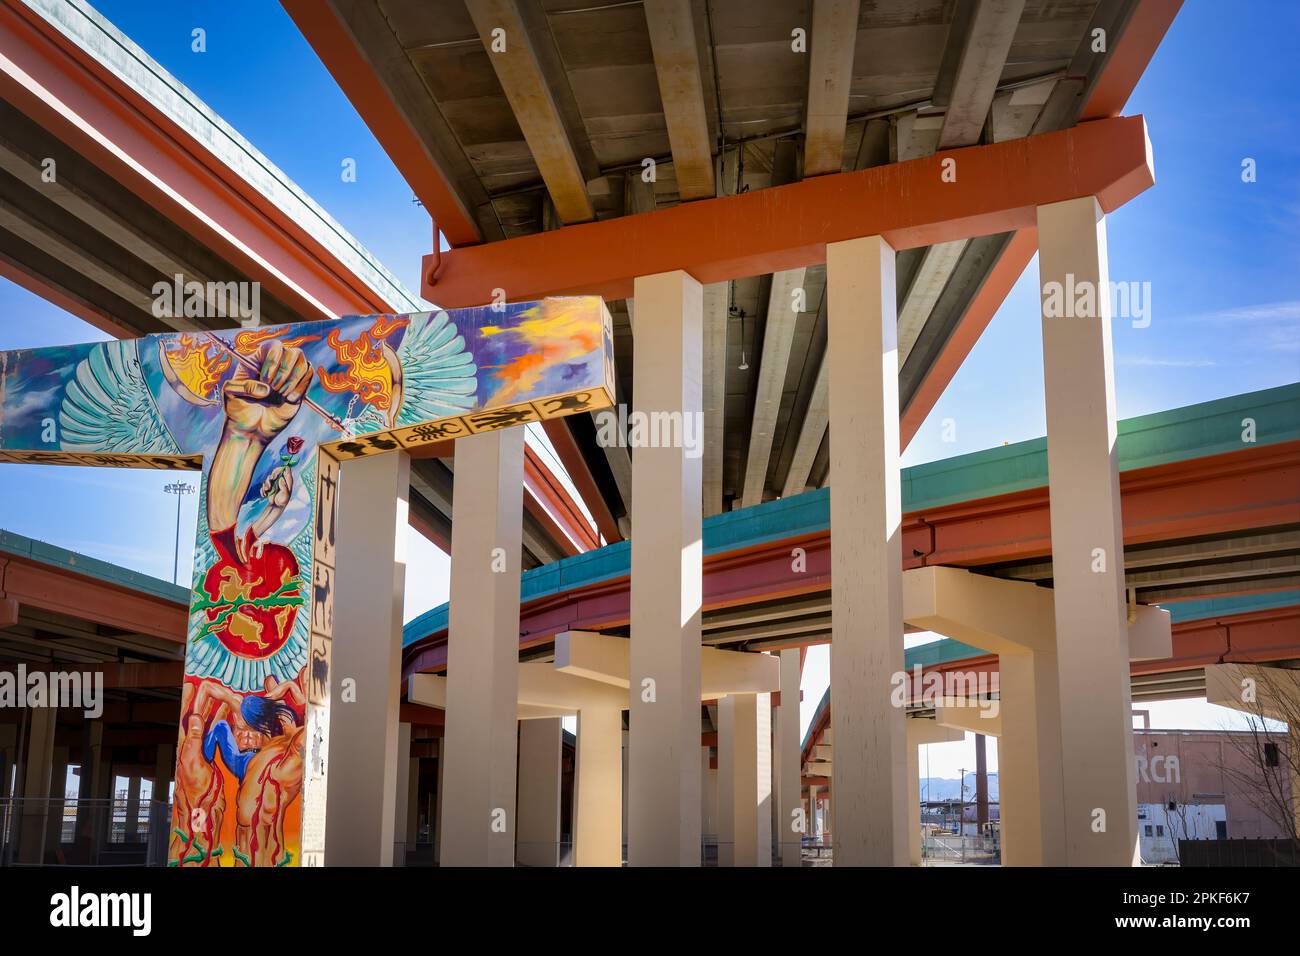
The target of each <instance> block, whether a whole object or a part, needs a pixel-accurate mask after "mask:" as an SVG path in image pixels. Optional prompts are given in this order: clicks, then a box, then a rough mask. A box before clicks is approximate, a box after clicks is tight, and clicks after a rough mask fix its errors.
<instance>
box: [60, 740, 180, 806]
mask: <svg viewBox="0 0 1300 956" xmlns="http://www.w3.org/2000/svg"><path fill="white" fill-rule="evenodd" d="M81 771H82V773H85V771H86V768H85V764H84V763H83V764H82V768H81ZM175 773H176V745H175V744H159V745H158V753H157V756H156V757H155V758H154V771H153V799H154V800H162V801H163V802H166V800H167V791H168V788H169V787H170V786H171V783H172V779H173V777H174V776H175Z"/></svg>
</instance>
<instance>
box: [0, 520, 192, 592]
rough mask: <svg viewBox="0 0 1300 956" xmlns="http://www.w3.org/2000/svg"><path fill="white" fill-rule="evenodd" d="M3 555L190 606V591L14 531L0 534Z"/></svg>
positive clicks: (0, 550) (0, 549)
mask: <svg viewBox="0 0 1300 956" xmlns="http://www.w3.org/2000/svg"><path fill="white" fill-rule="evenodd" d="M0 553H3V554H13V555H17V556H18V557H20V558H28V559H30V560H32V561H39V562H40V563H41V564H48V565H50V566H52V567H56V568H62V569H63V570H65V571H72V572H75V573H76V574H84V575H85V576H86V577H90V578H95V579H96V580H98V581H104V582H106V583H108V584H116V585H117V586H119V587H124V588H130V589H131V590H133V591H141V592H143V593H145V594H151V595H153V596H154V597H159V598H162V599H163V600H165V601H175V602H176V603H177V604H182V605H188V604H189V600H190V592H189V589H188V588H184V587H180V586H179V585H175V584H172V583H171V582H170V581H163V580H161V579H159V578H154V577H150V576H149V575H147V574H140V573H139V572H138V571H129V570H127V569H126V568H122V567H118V566H117V565H116V564H109V563H108V562H107V561H100V560H99V559H98V558H91V557H87V556H86V555H84V554H78V553H77V552H75V551H69V550H67V549H66V548H60V547H57V546H55V545H52V544H46V543H45V542H44V541H37V540H36V539H35V538H28V537H24V536H23V535H21V534H15V533H14V532H12V531H0Z"/></svg>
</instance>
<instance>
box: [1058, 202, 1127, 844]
mask: <svg viewBox="0 0 1300 956" xmlns="http://www.w3.org/2000/svg"><path fill="white" fill-rule="evenodd" d="M1038 243H1039V257H1038V269H1039V278H1040V283H1041V291H1042V305H1043V379H1044V385H1045V388H1046V400H1047V466H1048V484H1049V492H1050V503H1051V526H1052V568H1053V587H1054V589H1055V598H1056V651H1057V659H1058V662H1059V669H1058V673H1059V678H1060V693H1061V764H1062V767H1063V781H1064V792H1065V844H1066V845H1065V859H1066V863H1067V864H1068V865H1071V866H1128V865H1130V864H1132V863H1133V860H1134V856H1135V854H1136V851H1137V793H1136V780H1135V775H1136V771H1135V769H1134V764H1133V725H1132V717H1131V716H1130V713H1131V710H1132V702H1131V699H1130V691H1129V649H1128V624H1127V620H1126V611H1125V600H1124V550H1123V530H1122V525H1121V521H1120V493H1119V472H1118V468H1117V452H1116V448H1115V440H1116V424H1115V376H1114V359H1113V356H1112V351H1111V328H1110V314H1111V307H1110V283H1109V271H1108V267H1107V262H1106V222H1105V217H1104V216H1103V214H1102V212H1101V208H1100V207H1099V206H1098V204H1097V201H1096V200H1095V199H1094V198H1092V197H1091V196H1087V197H1084V198H1082V199H1072V200H1068V201H1066V202H1060V203H1054V204H1052V205H1050V206H1041V207H1039V209H1038Z"/></svg>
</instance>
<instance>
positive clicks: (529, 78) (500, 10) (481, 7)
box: [465, 0, 596, 301]
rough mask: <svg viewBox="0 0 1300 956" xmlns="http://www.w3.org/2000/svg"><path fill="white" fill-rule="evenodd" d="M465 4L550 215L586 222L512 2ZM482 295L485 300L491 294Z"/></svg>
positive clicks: (581, 190)
mask: <svg viewBox="0 0 1300 956" xmlns="http://www.w3.org/2000/svg"><path fill="white" fill-rule="evenodd" d="M465 6H466V8H467V9H468V10H469V15H470V17H471V18H472V19H473V21H474V27H475V29H477V30H478V34H479V38H480V39H481V40H482V41H483V49H484V50H486V51H487V55H488V61H489V62H490V63H491V64H492V69H493V70H495V71H496V75H497V79H498V80H499V81H500V83H501V89H502V91H503V92H504V93H505V94H506V99H507V100H509V101H510V108H511V109H512V110H513V111H514V114H515V120H516V121H517V122H518V123H519V129H520V130H521V131H522V132H523V134H524V139H525V140H526V141H527V143H528V148H529V150H531V152H532V154H533V160H534V162H536V163H537V169H538V171H539V172H540V173H541V174H542V180H543V181H544V182H545V183H546V189H547V191H548V192H549V193H550V196H551V201H552V202H553V203H554V204H555V211H556V213H557V214H558V215H559V217H560V219H561V220H562V221H564V222H565V223H575V222H589V221H591V220H592V219H594V218H595V217H596V214H595V211H594V210H593V208H592V205H591V197H590V196H589V195H588V194H587V183H586V181H585V180H584V179H583V176H582V170H581V168H580V167H579V165H578V158H577V155H576V154H575V153H574V151H573V144H572V143H570V142H569V135H568V132H567V131H566V130H565V128H564V122H563V120H561V118H560V111H559V109H558V107H557V106H556V105H555V99H554V97H553V96H552V95H551V91H550V89H549V88H548V87H547V85H546V79H545V77H543V75H542V68H541V65H540V64H539V63H538V60H537V53H536V51H535V50H534V49H533V43H532V40H531V39H530V38H529V35H528V31H527V29H526V28H525V26H524V21H523V17H522V16H521V15H520V13H519V7H518V5H517V4H516V2H515V0H465ZM503 288H505V289H506V293H507V295H508V296H509V297H510V299H511V301H520V297H519V296H518V295H517V294H515V290H513V289H511V288H510V287H509V286H504V287H503ZM487 294H488V296H489V297H490V296H491V290H488V292H487Z"/></svg>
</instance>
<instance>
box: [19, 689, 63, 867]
mask: <svg viewBox="0 0 1300 956" xmlns="http://www.w3.org/2000/svg"><path fill="white" fill-rule="evenodd" d="M57 722H59V710H57V709H56V708H32V709H30V710H29V711H27V748H26V752H25V754H23V765H22V771H21V775H19V779H21V780H22V793H21V796H22V797H23V800H25V803H23V805H22V830H21V836H19V838H18V839H19V843H18V862H23V864H40V862H44V860H45V822H47V812H48V809H49V803H48V801H49V790H51V783H52V779H51V778H52V775H53V761H55V724H56V723H57Z"/></svg>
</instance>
